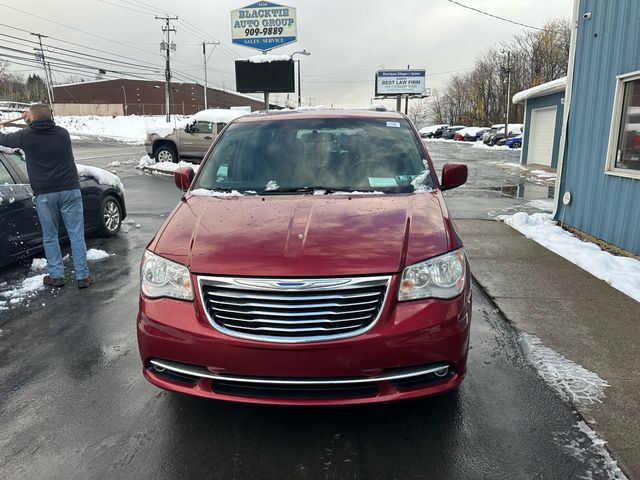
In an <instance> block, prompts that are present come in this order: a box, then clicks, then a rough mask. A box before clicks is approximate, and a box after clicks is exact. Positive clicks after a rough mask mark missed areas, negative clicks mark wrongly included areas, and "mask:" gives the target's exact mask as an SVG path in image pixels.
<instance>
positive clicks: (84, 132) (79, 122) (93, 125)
mask: <svg viewBox="0 0 640 480" xmlns="http://www.w3.org/2000/svg"><path fill="white" fill-rule="evenodd" d="M183 118H184V116H183V115H173V116H172V120H171V122H169V123H167V122H165V117H164V115H146V116H140V115H128V116H124V115H119V116H115V117H109V116H97V115H72V116H56V117H55V121H56V123H57V124H58V125H60V126H61V127H64V128H66V129H67V130H68V131H69V134H71V135H73V136H74V137H85V136H91V137H100V138H107V139H112V140H117V141H121V142H125V143H132V144H138V145H142V144H143V143H144V139H145V136H146V134H147V129H148V128H150V127H158V128H160V127H161V126H164V127H165V128H166V129H170V131H173V128H174V125H175V124H177V122H179V121H181V120H182V119H183Z"/></svg>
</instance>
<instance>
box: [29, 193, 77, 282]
mask: <svg viewBox="0 0 640 480" xmlns="http://www.w3.org/2000/svg"><path fill="white" fill-rule="evenodd" d="M36 211H37V212H38V218H39V219H40V226H41V227H42V241H43V243H44V254H45V255H46V257H47V266H48V270H49V276H51V277H53V278H62V277H64V265H63V264H62V252H61V251H60V242H59V240H58V225H59V223H60V217H62V221H63V222H64V226H65V228H66V229H67V234H68V235H69V241H70V242H71V256H72V257H73V266H74V268H75V270H76V279H78V280H82V279H85V278H87V277H88V276H89V267H88V266H87V246H86V245H85V243H84V215H83V213H82V194H81V193H80V190H79V189H77V188H76V189H73V190H65V191H63V192H53V193H41V194H40V195H36Z"/></svg>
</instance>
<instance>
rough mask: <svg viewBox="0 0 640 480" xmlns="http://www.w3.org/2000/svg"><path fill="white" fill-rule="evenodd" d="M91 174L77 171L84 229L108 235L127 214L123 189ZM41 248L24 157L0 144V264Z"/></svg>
mask: <svg viewBox="0 0 640 480" xmlns="http://www.w3.org/2000/svg"><path fill="white" fill-rule="evenodd" d="M79 167H83V166H79ZM79 172H80V173H82V172H89V173H95V172H97V173H99V174H102V175H104V176H105V177H109V178H111V177H115V175H112V174H110V173H109V172H106V171H104V170H101V169H97V168H95V167H83V168H79ZM95 176H96V175H93V176H83V175H80V188H81V191H82V204H83V207H84V227H85V232H87V233H97V234H98V235H100V236H104V237H111V236H114V235H116V234H117V233H118V231H119V230H120V226H121V225H122V220H123V219H124V218H125V217H126V214H127V213H126V207H125V202H124V193H123V191H122V188H121V187H119V186H118V185H105V184H102V183H99V182H98V180H97V179H96V178H95ZM98 176H99V175H98ZM115 178H117V177H115ZM60 238H61V240H66V239H67V235H66V231H65V230H64V226H62V228H61V232H60ZM43 248H44V247H43V245H42V231H41V229H40V223H39V221H38V214H37V213H36V206H35V199H34V196H33V192H32V191H31V186H30V185H29V178H28V175H27V166H26V163H25V160H24V157H23V156H22V155H21V154H20V153H19V151H11V150H9V149H5V148H4V147H2V150H0V267H4V266H6V265H9V264H11V263H13V262H15V261H17V260H20V259H22V258H28V257H30V256H32V255H34V254H36V253H39V252H41V251H42V250H43Z"/></svg>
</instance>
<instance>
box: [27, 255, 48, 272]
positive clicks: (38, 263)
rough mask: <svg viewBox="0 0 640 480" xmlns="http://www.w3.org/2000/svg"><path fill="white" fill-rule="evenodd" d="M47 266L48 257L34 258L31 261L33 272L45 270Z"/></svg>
mask: <svg viewBox="0 0 640 480" xmlns="http://www.w3.org/2000/svg"><path fill="white" fill-rule="evenodd" d="M46 268H47V259H46V258H34V259H33V260H32V261H31V268H29V270H31V271H32V272H38V271H40V270H45V269H46Z"/></svg>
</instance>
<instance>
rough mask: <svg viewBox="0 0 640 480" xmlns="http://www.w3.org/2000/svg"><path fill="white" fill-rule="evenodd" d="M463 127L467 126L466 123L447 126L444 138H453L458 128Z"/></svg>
mask: <svg viewBox="0 0 640 480" xmlns="http://www.w3.org/2000/svg"><path fill="white" fill-rule="evenodd" d="M463 128H467V127H466V126H465V125H453V126H451V127H447V128H446V129H445V130H444V132H442V138H444V139H446V140H453V136H454V135H455V134H456V132H457V131H458V130H462V129H463Z"/></svg>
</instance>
